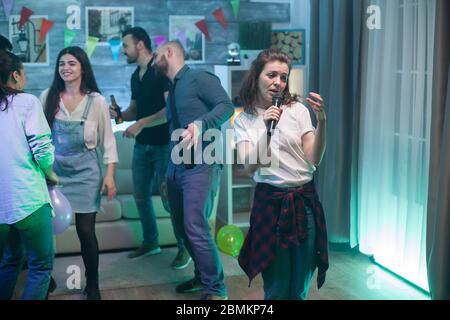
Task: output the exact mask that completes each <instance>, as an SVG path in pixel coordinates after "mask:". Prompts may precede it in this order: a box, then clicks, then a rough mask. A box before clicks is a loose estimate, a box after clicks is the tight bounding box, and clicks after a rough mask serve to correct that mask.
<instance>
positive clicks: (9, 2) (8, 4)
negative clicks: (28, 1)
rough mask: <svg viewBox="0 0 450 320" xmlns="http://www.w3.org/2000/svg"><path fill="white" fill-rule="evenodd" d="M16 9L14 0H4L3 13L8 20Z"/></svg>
mask: <svg viewBox="0 0 450 320" xmlns="http://www.w3.org/2000/svg"><path fill="white" fill-rule="evenodd" d="M13 7H14V0H3V11H4V12H5V17H6V19H8V18H9V16H10V15H11V12H12V8H13Z"/></svg>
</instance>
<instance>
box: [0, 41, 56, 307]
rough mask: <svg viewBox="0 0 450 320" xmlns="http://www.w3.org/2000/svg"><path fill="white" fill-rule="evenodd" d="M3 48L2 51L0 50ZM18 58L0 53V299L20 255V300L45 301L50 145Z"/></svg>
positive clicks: (52, 180)
mask: <svg viewBox="0 0 450 320" xmlns="http://www.w3.org/2000/svg"><path fill="white" fill-rule="evenodd" d="M6 49H8V48H6ZM25 83H26V76H25V71H24V69H23V65H22V62H21V61H20V59H19V58H18V57H17V56H16V55H14V54H12V53H10V52H7V50H1V51H0V136H1V137H2V152H1V153H0V162H1V166H0V252H2V253H3V254H2V256H1V257H0V258H1V262H0V299H2V300H4V299H11V298H12V297H13V294H14V289H15V286H16V283H17V279H18V277H19V274H20V271H21V270H22V264H23V261H24V258H25V255H26V257H27V259H28V275H27V281H26V284H25V288H24V291H23V294H22V299H33V300H43V299H46V297H47V290H48V286H49V282H50V275H51V272H52V268H53V232H52V207H51V202H50V197H49V193H48V190H47V185H46V180H47V182H48V183H49V184H56V183H57V182H58V177H57V176H56V174H55V172H54V171H53V169H52V166H53V161H54V147H53V145H52V143H51V142H52V141H51V132H50V128H49V126H48V124H47V121H46V120H45V116H44V112H43V110H42V106H41V103H40V101H39V100H38V99H37V98H36V97H35V96H33V95H30V94H27V93H24V92H23V91H22V90H23V88H24V86H25Z"/></svg>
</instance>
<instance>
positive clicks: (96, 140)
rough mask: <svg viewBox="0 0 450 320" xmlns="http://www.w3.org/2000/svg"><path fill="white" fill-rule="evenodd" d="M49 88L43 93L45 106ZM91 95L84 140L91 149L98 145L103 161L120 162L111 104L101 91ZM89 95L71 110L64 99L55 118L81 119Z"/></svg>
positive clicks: (42, 97) (66, 119)
mask: <svg viewBox="0 0 450 320" xmlns="http://www.w3.org/2000/svg"><path fill="white" fill-rule="evenodd" d="M48 90H49V89H46V90H44V91H43V92H42V93H41V96H40V100H41V102H42V105H43V106H44V108H45V101H46V99H47V94H48ZM89 96H91V97H92V98H93V100H92V104H91V109H90V110H89V114H88V116H87V119H86V121H85V123H84V142H85V144H86V148H88V149H89V150H92V149H95V148H96V147H97V146H99V147H100V150H101V151H102V154H103V163H104V164H105V165H107V164H109V163H117V162H119V157H118V155H117V147H116V138H115V137H114V133H113V131H112V126H111V119H110V116H109V106H108V103H107V102H106V99H105V98H104V97H103V96H102V95H101V94H99V93H97V92H93V93H90V94H89ZM87 100H88V95H86V96H85V97H84V98H83V99H82V100H81V102H80V103H79V104H78V106H77V107H76V108H75V110H73V112H72V113H71V112H69V111H68V110H67V109H66V107H65V106H64V103H63V101H62V100H60V103H59V111H58V112H57V113H56V116H55V118H56V119H58V120H63V121H81V119H82V117H83V112H84V109H85V108H86V105H87Z"/></svg>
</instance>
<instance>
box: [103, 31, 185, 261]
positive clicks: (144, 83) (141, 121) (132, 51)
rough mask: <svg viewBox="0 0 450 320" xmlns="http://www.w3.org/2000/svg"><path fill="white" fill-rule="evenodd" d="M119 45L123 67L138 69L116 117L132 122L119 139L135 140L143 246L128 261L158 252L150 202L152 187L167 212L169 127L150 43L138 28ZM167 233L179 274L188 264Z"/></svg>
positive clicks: (181, 246) (164, 94) (165, 85)
mask: <svg viewBox="0 0 450 320" xmlns="http://www.w3.org/2000/svg"><path fill="white" fill-rule="evenodd" d="M122 42H123V46H122V53H123V54H124V55H125V56H126V57H127V62H128V63H129V64H131V63H136V64H137V65H138V66H137V68H136V70H135V71H134V73H133V75H132V76H131V102H130V106H129V107H128V108H127V109H126V110H125V111H123V112H122V117H123V119H124V120H125V121H133V120H136V122H135V123H133V124H132V125H131V126H129V127H128V128H127V129H126V130H125V132H124V136H125V137H127V138H135V139H136V142H135V145H134V151H133V165H132V173H133V187H134V188H133V196H134V199H135V202H136V206H137V209H138V212H139V217H140V220H141V225H142V237H143V243H142V245H141V246H140V247H139V248H138V249H137V250H136V251H134V252H131V253H130V254H129V255H128V257H129V258H131V259H135V258H141V257H144V256H148V255H154V254H158V253H160V252H161V248H160V246H159V233H158V225H157V223H156V215H155V209H154V206H153V202H152V191H153V185H154V182H156V183H157V185H158V189H159V192H160V195H161V198H162V200H163V204H164V207H165V209H166V210H167V211H170V208H169V205H168V203H167V202H168V200H167V188H166V186H165V181H164V176H165V173H166V170H167V162H168V158H169V146H168V144H169V126H168V123H167V118H166V108H165V105H166V103H165V100H166V98H167V91H168V79H167V78H166V77H165V76H164V75H160V74H156V72H155V69H154V68H153V67H152V65H151V64H152V61H153V52H152V48H151V40H150V37H149V35H148V34H147V32H146V31H145V30H144V29H143V28H141V27H134V28H131V29H128V30H126V31H124V32H123V33H122ZM110 114H111V117H112V118H115V117H116V115H117V113H116V112H115V110H114V109H112V108H111V109H110ZM172 220H173V219H172ZM172 224H173V222H172ZM173 230H174V233H175V238H176V239H177V243H178V253H177V255H176V257H175V258H174V260H173V261H172V264H171V267H172V268H174V269H184V268H186V267H187V266H188V265H189V263H190V262H191V260H192V259H191V257H190V255H189V253H188V251H187V250H186V248H185V245H184V240H183V239H182V237H180V235H179V234H178V232H177V230H176V229H175V228H173Z"/></svg>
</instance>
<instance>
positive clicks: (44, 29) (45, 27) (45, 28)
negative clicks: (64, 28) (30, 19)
mask: <svg viewBox="0 0 450 320" xmlns="http://www.w3.org/2000/svg"><path fill="white" fill-rule="evenodd" d="M54 24H55V23H54V22H53V21H51V20H47V19H45V18H42V24H41V32H40V33H39V42H41V43H42V41H44V39H45V36H46V35H47V33H48V32H49V31H50V29H51V28H52V27H53V25H54Z"/></svg>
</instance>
